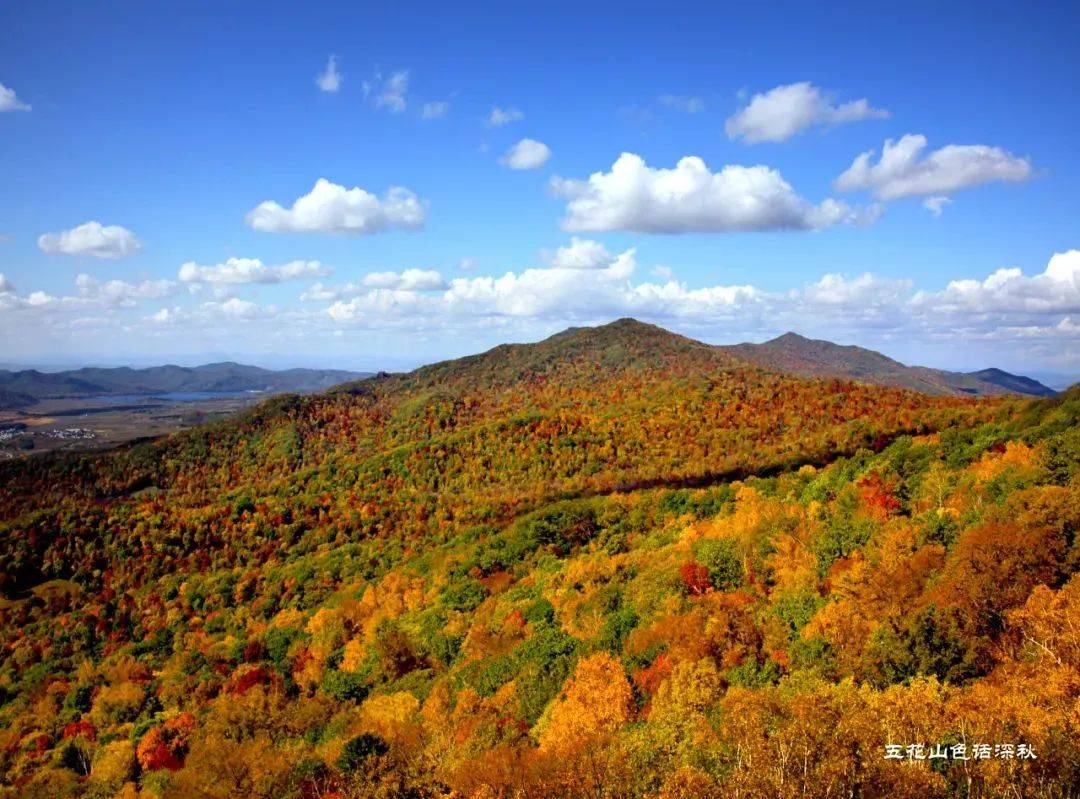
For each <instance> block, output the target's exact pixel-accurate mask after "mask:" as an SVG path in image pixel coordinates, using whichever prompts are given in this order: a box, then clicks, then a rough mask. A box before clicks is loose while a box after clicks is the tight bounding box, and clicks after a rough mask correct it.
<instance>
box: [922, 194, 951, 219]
mask: <svg viewBox="0 0 1080 799" xmlns="http://www.w3.org/2000/svg"><path fill="white" fill-rule="evenodd" d="M951 202H952V198H951V197H946V196H945V195H944V194H940V195H938V196H936V197H927V198H926V199H925V200H923V203H922V204H923V208H925V209H926V210H927V211H929V212H930V213H931V214H933V215H934V217H935V218H937V217H939V216H941V212H942V211H944V210H945V206H946V205H948V204H949V203H951Z"/></svg>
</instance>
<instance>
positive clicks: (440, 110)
mask: <svg viewBox="0 0 1080 799" xmlns="http://www.w3.org/2000/svg"><path fill="white" fill-rule="evenodd" d="M449 110H450V103H449V102H448V101H447V100H439V101H437V102H430V103H424V105H423V107H422V108H421V109H420V117H421V118H422V119H442V118H443V117H444V116H446V114H447V112H448V111H449Z"/></svg>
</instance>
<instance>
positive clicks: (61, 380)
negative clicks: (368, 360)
mask: <svg viewBox="0 0 1080 799" xmlns="http://www.w3.org/2000/svg"><path fill="white" fill-rule="evenodd" d="M363 376H364V375H362V374H360V373H357V372H346V371H341V370H335V369H285V370H280V371H275V370H271V369H261V368H259V367H257V366H245V365H243V364H238V363H211V364H205V365H203V366H195V367H184V366H171V365H170V366H155V367H151V368H147V369H132V368H130V367H117V368H93V367H89V368H83V369H75V370H71V371H66V372H40V371H38V370H36V369H24V370H21V371H8V370H2V369H0V408H11V407H25V406H27V405H31V404H33V403H34V402H36V401H38V400H42V399H57V398H85V397H100V396H110V395H119V394H161V393H175V392H234V391H262V392H270V393H282V392H289V391H297V392H309V391H319V390H322V389H326V388H330V387H331V386H333V385H336V384H338V383H343V382H345V381H347V380H356V379H357V378H359V377H363Z"/></svg>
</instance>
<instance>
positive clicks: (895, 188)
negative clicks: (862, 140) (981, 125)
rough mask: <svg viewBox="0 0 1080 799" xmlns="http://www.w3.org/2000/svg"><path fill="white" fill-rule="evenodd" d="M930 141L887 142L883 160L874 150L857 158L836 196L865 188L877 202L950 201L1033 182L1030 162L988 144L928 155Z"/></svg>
mask: <svg viewBox="0 0 1080 799" xmlns="http://www.w3.org/2000/svg"><path fill="white" fill-rule="evenodd" d="M925 149H926V137H925V136H920V135H913V134H908V135H906V136H904V137H903V138H901V139H900V141H898V142H894V141H893V140H892V139H889V140H888V141H886V142H885V146H884V148H883V149H882V153H881V159H880V160H879V161H878V162H877V163H876V164H874V163H873V162H872V159H873V156H874V151H873V150H868V151H867V152H865V153H862V154H861V155H859V156H858V157H857V158H856V159H855V161H854V162H852V164H851V166H850V167H848V169H847V171H846V172H844V173H843V174H842V175H840V177H838V178H837V179H836V180H835V181H833V188H835V189H836V190H837V191H855V190H859V189H866V190H868V191H870V192H871V193H872V194H873V195H874V197H876V198H877V199H879V200H884V201H888V200H898V199H901V198H903V197H913V196H919V195H934V196H947V195H949V194H952V193H953V192H956V191H959V190H960V189H968V188H971V187H973V186H981V185H983V184H984V183H991V182H999V181H1000V182H1006V183H1019V182H1022V181H1025V180H1027V179H1028V178H1030V177H1031V163H1030V162H1029V161H1028V159H1026V158H1017V157H1016V156H1015V155H1013V154H1012V153H1010V152H1007V151H1006V150H1003V149H1001V148H1000V147H988V146H987V145H984V144H949V145H946V146H945V147H942V148H941V149H939V150H934V151H933V152H930V153H926V154H924V153H923V151H924V150H925Z"/></svg>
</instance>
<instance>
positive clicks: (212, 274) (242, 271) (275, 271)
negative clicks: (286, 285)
mask: <svg viewBox="0 0 1080 799" xmlns="http://www.w3.org/2000/svg"><path fill="white" fill-rule="evenodd" d="M328 274H330V269H329V267H326V266H323V264H322V263H321V262H319V261H289V262H288V263H286V264H281V265H280V266H267V265H266V264H264V263H263V262H262V261H260V260H259V259H258V258H229V259H228V260H227V261H225V262H224V263H220V264H215V265H214V266H200V265H199V264H197V263H195V262H194V261H188V262H187V263H185V264H183V265H182V266H181V267H180V274H179V277H180V280H181V281H182V282H184V283H231V284H242V283H280V282H282V281H283V280H298V279H301V278H309V277H324V276H326V275H328Z"/></svg>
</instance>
